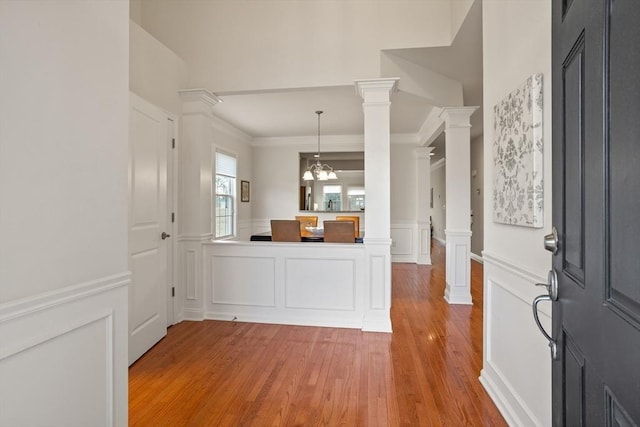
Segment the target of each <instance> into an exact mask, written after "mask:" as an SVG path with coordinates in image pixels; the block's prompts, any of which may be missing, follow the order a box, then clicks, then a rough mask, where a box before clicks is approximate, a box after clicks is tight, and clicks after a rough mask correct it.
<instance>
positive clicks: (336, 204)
mask: <svg viewBox="0 0 640 427" xmlns="http://www.w3.org/2000/svg"><path fill="white" fill-rule="evenodd" d="M322 192H323V193H324V208H325V209H326V210H328V211H340V210H342V186H341V185H325V186H324V187H322Z"/></svg>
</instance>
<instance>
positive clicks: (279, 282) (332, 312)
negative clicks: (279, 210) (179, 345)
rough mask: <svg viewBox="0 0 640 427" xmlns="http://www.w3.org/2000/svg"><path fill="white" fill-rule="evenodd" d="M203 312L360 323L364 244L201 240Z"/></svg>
mask: <svg viewBox="0 0 640 427" xmlns="http://www.w3.org/2000/svg"><path fill="white" fill-rule="evenodd" d="M203 252H204V264H205V266H204V283H205V293H206V298H205V300H206V301H207V302H206V304H205V318H207V319H218V320H237V321H245V322H261V323H279V324H291V325H310V326H333V327H347V328H362V321H363V320H362V319H363V307H364V295H365V291H364V286H365V284H364V278H365V274H364V253H365V249H364V245H363V244H331V243H278V242H240V241H224V242H209V243H206V244H203Z"/></svg>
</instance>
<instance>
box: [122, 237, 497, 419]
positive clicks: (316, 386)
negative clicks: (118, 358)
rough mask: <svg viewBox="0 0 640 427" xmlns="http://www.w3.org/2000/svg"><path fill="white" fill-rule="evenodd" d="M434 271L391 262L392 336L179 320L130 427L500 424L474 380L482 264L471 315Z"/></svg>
mask: <svg viewBox="0 0 640 427" xmlns="http://www.w3.org/2000/svg"><path fill="white" fill-rule="evenodd" d="M432 259H433V262H434V265H433V266H419V265H415V264H393V307H392V312H391V317H392V324H393V331H394V332H393V334H384V333H368V332H362V331H359V330H355V329H333V328H314V327H302V326H283V325H266V324H253V323H238V322H218V321H204V322H182V323H180V324H178V325H176V326H173V327H171V328H170V329H169V331H168V334H167V337H166V338H164V339H163V340H162V341H161V342H159V343H158V344H157V345H156V346H155V347H154V348H152V349H151V350H150V351H149V352H148V353H147V354H145V355H144V356H143V357H142V358H141V359H139V360H138V361H137V362H136V363H135V364H134V365H133V366H131V368H130V369H129V422H130V425H132V426H245V425H247V426H248V425H253V426H271V425H281V426H294V425H297V426H316V425H329V426H337V425H344V426H356V425H357V426H396V425H404V426H462V425H474V426H503V425H506V423H505V421H504V420H503V418H502V416H501V415H500V413H499V412H498V410H497V408H496V406H495V405H494V404H493V402H492V401H491V399H490V398H489V396H488V395H487V393H486V392H485V391H484V389H483V388H482V386H481V385H480V382H479V381H478V376H479V374H480V369H481V365H482V265H481V264H478V263H476V262H472V263H471V264H472V279H471V280H472V297H473V301H474V305H473V307H471V306H453V305H452V306H450V305H448V304H447V303H446V302H445V301H444V299H443V295H444V284H445V276H444V274H445V272H444V265H445V263H444V247H443V246H441V245H439V244H434V245H433V250H432Z"/></svg>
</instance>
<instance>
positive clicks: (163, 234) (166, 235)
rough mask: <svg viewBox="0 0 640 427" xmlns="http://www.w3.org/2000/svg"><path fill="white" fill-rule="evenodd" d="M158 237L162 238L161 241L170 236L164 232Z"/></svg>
mask: <svg viewBox="0 0 640 427" xmlns="http://www.w3.org/2000/svg"><path fill="white" fill-rule="evenodd" d="M160 237H161V238H162V240H166V239H168V238H169V237H171V234H167V233H166V232H164V231H163V232H162V234H161V235H160Z"/></svg>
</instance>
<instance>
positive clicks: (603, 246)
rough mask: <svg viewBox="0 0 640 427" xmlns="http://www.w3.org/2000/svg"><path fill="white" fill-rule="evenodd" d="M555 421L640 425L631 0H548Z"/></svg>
mask: <svg viewBox="0 0 640 427" xmlns="http://www.w3.org/2000/svg"><path fill="white" fill-rule="evenodd" d="M552 4H553V6H552V7H553V191H554V195H553V220H554V225H556V227H557V229H558V235H559V250H558V252H557V253H556V255H554V257H553V268H554V269H555V270H556V272H557V275H558V281H559V287H558V289H559V298H558V301H557V302H555V303H553V337H554V339H555V340H556V341H557V348H558V355H557V358H556V360H554V361H553V363H552V366H553V368H552V371H553V423H554V425H566V426H582V425H587V426H637V425H640V1H639V0H553V1H552Z"/></svg>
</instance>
